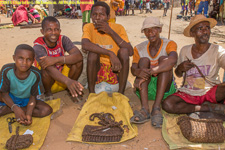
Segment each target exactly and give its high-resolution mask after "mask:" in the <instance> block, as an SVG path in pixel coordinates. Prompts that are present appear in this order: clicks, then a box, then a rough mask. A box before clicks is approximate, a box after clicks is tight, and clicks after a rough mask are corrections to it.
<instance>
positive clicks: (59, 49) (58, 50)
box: [34, 35, 65, 71]
mask: <svg viewBox="0 0 225 150" xmlns="http://www.w3.org/2000/svg"><path fill="white" fill-rule="evenodd" d="M62 37H63V36H62V35H60V36H59V38H58V40H57V44H56V46H55V47H54V48H49V47H48V46H47V44H46V43H45V41H44V37H39V38H37V39H36V40H35V41H34V46H35V45H41V46H43V47H44V48H45V50H46V52H47V54H48V56H51V57H59V56H64V52H65V50H64V48H63V45H62ZM34 66H35V67H37V68H39V69H40V65H39V64H38V62H37V61H36V60H35V61H34ZM56 68H57V69H58V70H59V71H62V69H63V64H56Z"/></svg>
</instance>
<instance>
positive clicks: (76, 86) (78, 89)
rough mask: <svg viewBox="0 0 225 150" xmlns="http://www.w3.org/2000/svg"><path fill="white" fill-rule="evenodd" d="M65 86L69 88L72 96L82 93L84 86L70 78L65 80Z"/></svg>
mask: <svg viewBox="0 0 225 150" xmlns="http://www.w3.org/2000/svg"><path fill="white" fill-rule="evenodd" d="M66 86H67V88H68V89H69V90H70V93H71V95H72V96H73V97H77V96H78V95H82V91H83V89H84V87H83V86H82V85H81V84H80V83H79V82H78V81H75V80H71V79H69V78H68V81H66Z"/></svg>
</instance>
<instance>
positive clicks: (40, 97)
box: [37, 94, 54, 101]
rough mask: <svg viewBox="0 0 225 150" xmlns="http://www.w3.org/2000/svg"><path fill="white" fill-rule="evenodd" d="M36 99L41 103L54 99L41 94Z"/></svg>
mask: <svg viewBox="0 0 225 150" xmlns="http://www.w3.org/2000/svg"><path fill="white" fill-rule="evenodd" d="M37 99H40V100H42V101H49V100H53V99H54V97H53V96H52V95H51V96H46V95H45V94H42V95H38V96H37Z"/></svg>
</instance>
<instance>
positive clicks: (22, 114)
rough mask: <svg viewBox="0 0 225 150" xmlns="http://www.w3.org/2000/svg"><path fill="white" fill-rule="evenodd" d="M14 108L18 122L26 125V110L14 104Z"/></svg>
mask: <svg viewBox="0 0 225 150" xmlns="http://www.w3.org/2000/svg"><path fill="white" fill-rule="evenodd" d="M13 110H14V113H15V117H16V119H17V122H18V123H20V124H23V125H26V123H25V120H27V117H26V115H25V112H24V111H23V110H22V109H21V108H20V107H18V106H14V109H13Z"/></svg>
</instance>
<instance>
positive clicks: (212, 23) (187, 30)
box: [184, 15, 217, 37]
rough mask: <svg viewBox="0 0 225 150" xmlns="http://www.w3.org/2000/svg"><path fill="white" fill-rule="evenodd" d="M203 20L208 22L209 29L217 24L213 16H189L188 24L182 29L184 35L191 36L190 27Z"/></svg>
mask: <svg viewBox="0 0 225 150" xmlns="http://www.w3.org/2000/svg"><path fill="white" fill-rule="evenodd" d="M203 21H208V22H209V23H210V28H211V29H212V28H213V27H215V25H216V24H217V21H216V20H215V19H213V18H206V17H205V16H204V15H196V16H194V17H192V18H191V21H190V23H189V25H188V26H187V27H186V28H185V29H184V35H185V36H187V37H191V35H190V31H191V28H192V27H193V26H195V25H196V24H198V23H200V22H203Z"/></svg>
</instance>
